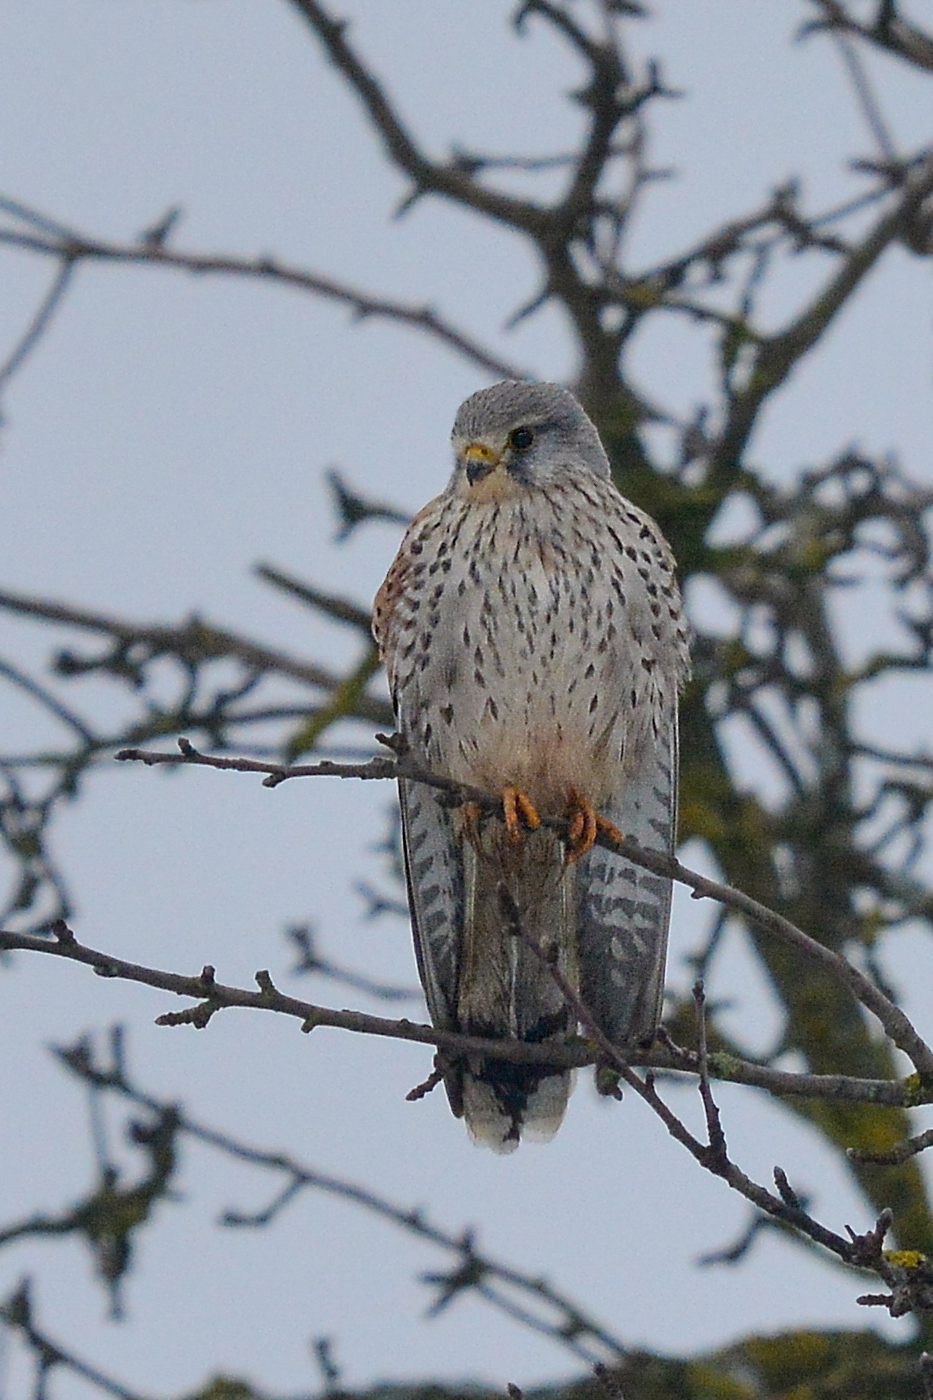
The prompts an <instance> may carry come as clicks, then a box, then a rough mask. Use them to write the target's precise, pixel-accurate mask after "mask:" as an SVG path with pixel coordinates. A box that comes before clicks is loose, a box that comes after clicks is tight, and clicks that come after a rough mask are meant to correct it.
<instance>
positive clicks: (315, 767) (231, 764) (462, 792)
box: [116, 740, 933, 1084]
mask: <svg viewBox="0 0 933 1400" xmlns="http://www.w3.org/2000/svg"><path fill="white" fill-rule="evenodd" d="M179 744H180V746H181V751H180V752H179V753H153V752H148V751H146V750H143V749H123V750H121V752H120V753H118V754H117V755H116V757H117V758H118V759H120V760H121V761H124V762H125V761H134V760H135V761H137V762H142V763H146V764H150V765H152V764H170V765H184V764H196V765H201V766H204V767H208V768H222V769H235V770H236V771H238V772H249V773H265V774H266V775H267V776H266V778H265V781H264V786H266V787H277V786H278V785H279V784H280V783H283V782H285V781H287V780H288V779H290V778H305V777H342V778H363V779H385V778H405V779H407V780H408V781H411V782H417V783H424V784H425V785H426V786H427V787H433V788H437V789H439V790H440V791H442V792H447V793H449V794H450V795H451V797H452V798H455V799H456V800H457V801H459V802H471V803H475V804H476V805H477V806H479V807H480V808H481V810H483V811H484V812H490V813H495V814H499V815H501V801H500V799H499V798H497V797H493V796H492V795H491V794H490V793H488V792H483V791H482V790H481V789H479V788H473V787H470V786H469V785H467V784H463V783H455V782H454V781H453V780H452V779H450V778H445V777H442V776H440V775H439V774H436V773H431V772H430V771H429V770H428V769H425V768H423V767H421V766H420V765H419V764H417V763H415V762H413V761H412V760H411V759H410V758H409V757H408V756H407V755H406V754H404V753H403V754H401V755H399V756H398V757H396V758H395V759H388V758H374V759H372V760H371V761H370V762H369V763H365V764H339V763H333V762H331V761H329V760H325V761H324V762H321V763H309V764H295V765H294V766H292V767H286V766H283V765H282V764H274V763H261V762H258V761H257V760H254V759H238V758H226V757H214V756H213V755H210V754H201V753H198V752H197V750H196V749H194V748H193V747H192V746H191V745H190V744H189V743H188V742H187V740H180V741H179ZM542 825H544V826H548V827H550V828H551V829H552V830H553V831H556V832H557V833H558V834H559V835H564V834H565V833H566V830H567V822H566V820H565V819H563V818H560V817H547V816H543V817H542ZM597 841H598V842H599V844H600V845H603V846H606V847H607V849H609V850H617V851H619V852H620V853H621V854H622V855H624V856H626V857H627V858H628V859H630V860H633V861H634V862H635V863H636V864H638V865H641V866H643V867H644V868H645V869H646V870H650V871H652V873H653V874H655V875H660V876H662V877H665V878H667V879H672V880H676V881H678V882H679V883H680V884H684V885H686V886H687V887H688V889H690V890H692V891H693V895H694V898H697V899H715V900H717V901H718V902H719V903H721V904H724V905H726V906H728V907H729V908H731V909H735V910H736V911H737V912H738V913H740V914H743V915H744V916H745V917H746V918H747V919H748V920H749V921H750V922H751V923H752V924H754V925H755V927H756V928H759V929H761V930H762V931H763V932H765V933H767V934H769V935H771V936H772V937H774V938H777V939H779V940H780V941H781V942H782V943H785V944H789V945H790V946H791V947H793V948H796V949H798V950H799V951H800V952H802V953H804V954H806V955H807V956H808V957H810V958H812V959H814V960H815V961H816V962H819V963H820V964H821V965H822V966H823V967H824V968H825V969H826V970H827V971H828V972H830V973H831V974H832V975H833V976H834V977H835V978H836V980H837V981H839V982H841V983H842V985H843V986H845V987H846V988H847V989H848V990H849V991H850V992H851V993H852V994H853V995H854V996H855V997H856V998H857V999H858V1000H859V1001H860V1002H861V1003H862V1005H863V1006H865V1007H867V1008H868V1010H869V1011H871V1012H873V1013H874V1015H875V1016H877V1017H878V1020H879V1021H880V1022H881V1024H882V1026H883V1027H884V1029H885V1031H886V1032H887V1034H888V1035H889V1036H890V1038H891V1040H892V1041H893V1042H894V1044H895V1045H896V1046H897V1047H898V1049H899V1050H902V1051H903V1052H904V1054H905V1055H907V1057H908V1059H909V1060H910V1061H911V1063H912V1064H913V1066H914V1068H915V1069H916V1071H917V1074H918V1075H919V1076H920V1078H921V1079H922V1080H924V1081H929V1082H930V1083H931V1084H933V1050H931V1049H930V1047H929V1046H928V1045H927V1044H926V1042H925V1041H924V1040H923V1039H922V1037H921V1036H920V1035H919V1034H918V1033H917V1031H916V1030H915V1029H914V1027H913V1026H912V1024H911V1023H910V1021H909V1019H908V1018H907V1016H905V1014H904V1012H903V1011H902V1010H901V1009H900V1007H899V1006H896V1005H895V1003H894V1002H892V1001H891V1000H890V998H889V997H887V996H885V994H884V992H882V991H881V990H880V988H879V987H877V986H876V985H875V983H874V982H872V981H870V980H869V978H867V977H866V976H865V975H864V974H863V973H861V972H859V970H858V968H856V967H854V966H853V965H852V963H850V962H849V961H848V960H847V959H846V958H844V957H842V956H841V955H840V954H839V953H836V952H834V951H833V950H832V949H831V948H827V947H826V945H825V944H823V943H819V942H818V941H817V940H816V939H815V938H811V937H810V936H809V934H806V933H804V932H803V930H802V929H799V928H797V926H796V925H795V924H793V923H791V921H790V920H789V919H785V918H784V917H783V915H781V914H778V913H776V912H775V911H774V910H772V909H768V908H767V907H766V906H765V905H763V904H760V903H759V902H758V901H757V900H755V899H752V898H751V897H750V896H749V895H747V894H743V893H742V891H741V890H737V889H733V888H732V887H731V886H729V885H723V884H721V883H720V882H719V881H717V880H711V879H709V878H708V877H707V876H705V875H700V874H699V873H698V872H696V871H694V870H689V869H688V868H687V867H686V866H685V865H681V863H680V861H678V860H675V859H674V858H673V857H670V856H667V855H665V854H664V853H663V852H661V851H650V850H648V849H646V848H645V847H642V846H639V845H638V843H637V842H635V841H632V840H630V839H627V838H626V839H624V840H622V841H618V840H616V839H615V838H614V837H612V836H611V835H610V834H609V833H607V832H605V831H601V832H600V833H599V835H598V836H597Z"/></svg>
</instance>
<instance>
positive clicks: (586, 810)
mask: <svg viewBox="0 0 933 1400" xmlns="http://www.w3.org/2000/svg"><path fill="white" fill-rule="evenodd" d="M603 820H605V819H604V818H603ZM599 822H600V818H599V817H598V816H597V815H596V812H595V811H594V809H593V805H592V803H591V802H587V800H586V798H585V797H581V796H580V794H579V793H578V792H573V793H571V794H570V802H569V804H568V807H567V823H568V825H567V835H566V836H565V837H564V845H565V847H566V855H565V856H564V865H565V866H567V865H573V864H574V862H575V861H578V860H579V859H580V857H581V856H585V855H586V853H587V851H591V850H592V849H593V844H594V842H595V841H596V833H597V830H598V828H599ZM609 824H610V826H611V825H612V823H611V822H610V823H609Z"/></svg>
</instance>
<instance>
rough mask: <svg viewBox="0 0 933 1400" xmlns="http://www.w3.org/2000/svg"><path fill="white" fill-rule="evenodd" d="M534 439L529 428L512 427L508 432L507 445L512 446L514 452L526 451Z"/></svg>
mask: <svg viewBox="0 0 933 1400" xmlns="http://www.w3.org/2000/svg"><path fill="white" fill-rule="evenodd" d="M534 440H535V435H534V433H533V432H532V431H531V429H530V428H513V429H512V431H511V432H510V433H509V447H514V448H515V451H516V452H527V451H528V449H529V447H530V446H531V444H532V443H533V442H534Z"/></svg>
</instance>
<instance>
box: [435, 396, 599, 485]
mask: <svg viewBox="0 0 933 1400" xmlns="http://www.w3.org/2000/svg"><path fill="white" fill-rule="evenodd" d="M451 438H452V441H453V448H454V458H455V466H454V474H453V477H452V479H451V483H450V489H451V490H452V491H454V492H455V493H456V494H457V495H459V496H462V497H464V498H465V499H467V500H470V501H476V502H480V501H497V500H504V499H507V498H509V497H514V496H517V495H520V494H521V493H522V492H523V491H526V490H528V489H530V488H533V487H535V486H546V485H548V484H549V483H552V482H554V481H557V480H559V479H560V477H562V476H564V475H565V474H566V473H567V472H569V471H573V472H579V471H581V470H582V471H591V472H593V473H594V474H595V475H596V476H603V477H607V476H608V475H609V462H608V459H607V457H606V454H605V452H604V451H603V446H602V443H601V442H600V440H599V434H598V433H597V431H596V429H595V428H594V426H593V424H592V423H591V422H590V420H589V418H587V416H586V414H585V413H584V412H583V409H582V408H581V407H580V405H579V404H578V403H577V401H576V399H575V398H574V397H573V395H572V394H571V393H569V391H568V390H567V389H562V388H561V387H560V385H559V384H531V383H525V382H523V381H520V380H514V379H506V380H503V382H502V383H501V384H493V385H492V387H491V388H489V389H481V390H480V391H479V393H477V394H472V395H471V396H470V398H468V399H467V400H466V401H465V402H464V403H463V404H461V406H460V411H459V412H458V414H457V418H456V421H455V423H454V427H453V433H452V434H451Z"/></svg>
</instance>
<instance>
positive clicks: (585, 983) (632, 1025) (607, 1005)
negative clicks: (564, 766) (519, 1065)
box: [579, 705, 677, 1045]
mask: <svg viewBox="0 0 933 1400" xmlns="http://www.w3.org/2000/svg"><path fill="white" fill-rule="evenodd" d="M620 779H621V780H620V784H619V788H618V791H617V792H616V793H615V794H613V797H612V800H611V802H610V804H609V806H608V807H607V808H606V809H605V815H606V816H607V817H608V818H609V819H610V821H613V822H615V824H616V826H618V827H619V828H620V830H621V831H622V832H623V834H624V835H625V836H631V837H633V838H634V840H636V841H637V842H638V843H639V845H642V846H646V847H650V848H651V849H652V850H655V851H664V852H665V853H668V854H673V851H674V841H675V838H676V822H677V709H676V705H675V706H671V707H670V709H669V711H668V712H667V713H665V714H664V715H662V718H661V723H660V727H659V731H658V734H657V736H656V737H655V736H651V737H650V739H649V742H647V743H646V744H645V745H644V749H643V752H642V754H641V756H640V759H639V761H638V763H637V765H635V766H634V767H633V769H632V770H631V771H629V770H628V768H627V765H623V768H622V770H621V772H620ZM580 864H581V866H583V867H584V868H583V869H581V872H580V874H581V895H580V924H579V941H580V964H581V967H580V974H581V988H580V990H581V995H582V998H583V1001H584V1002H585V1004H586V1005H587V1006H588V1007H589V1008H590V1009H591V1010H592V1011H593V1013H594V1015H595V1017H596V1020H597V1021H598V1023H599V1025H600V1026H601V1028H602V1029H603V1031H605V1033H606V1035H607V1036H608V1037H609V1039H610V1040H611V1041H613V1043H614V1044H616V1045H632V1044H636V1043H638V1042H639V1041H641V1040H645V1039H650V1037H651V1035H652V1034H653V1032H654V1030H655V1028H656V1027H657V1024H658V1021H659V1019H660V1014H661V999H662V996H663V993H664V964H665V959H666V956H667V932H668V926H669V924H670V916H671V894H672V884H671V881H670V880H665V879H662V878H661V877H659V876H657V875H653V874H651V872H650V871H648V870H643V869H642V868H641V867H640V866H637V865H633V864H632V862H631V861H629V860H626V859H625V858H624V857H623V856H620V855H617V854H616V853H615V852H614V851H609V850H606V849H604V848H603V847H601V846H596V847H594V848H593V850H592V851H591V852H590V854H589V855H588V856H586V857H585V858H584V861H581V863H580Z"/></svg>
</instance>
